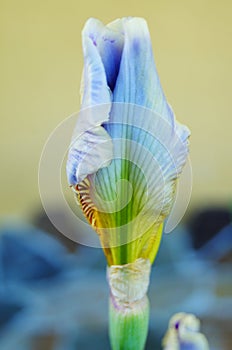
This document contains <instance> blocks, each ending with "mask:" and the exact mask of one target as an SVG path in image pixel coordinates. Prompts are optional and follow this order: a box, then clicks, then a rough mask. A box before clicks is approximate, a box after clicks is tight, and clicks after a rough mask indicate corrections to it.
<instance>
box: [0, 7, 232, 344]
mask: <svg viewBox="0 0 232 350" xmlns="http://www.w3.org/2000/svg"><path fill="white" fill-rule="evenodd" d="M123 16H139V17H144V18H146V20H147V22H148V25H149V28H150V33H151V38H152V44H153V49H154V53H155V59H156V64H157V68H158V72H159V75H160V79H161V82H162V85H163V88H164V91H165V93H166V96H167V97H168V100H169V102H170V104H171V105H172V107H173V109H174V111H175V114H176V116H177V118H178V120H179V121H181V122H183V123H185V124H186V125H188V126H189V128H190V129H191V132H192V136H191V161H192V167H193V189H192V198H191V202H190V205H189V210H188V212H187V214H186V217H185V218H184V220H183V223H182V225H181V226H179V227H178V228H177V230H176V232H175V233H173V234H172V235H170V236H166V237H165V238H164V239H163V242H162V246H161V250H160V253H159V256H158V259H157V263H156V264H155V268H154V272H153V276H152V284H151V291H150V298H151V303H152V305H153V306H152V310H153V311H152V316H151V329H150V333H149V338H148V345H147V349H153V348H154V344H156V342H157V344H158V343H160V339H161V338H162V335H163V333H164V331H165V327H167V320H168V318H169V317H170V316H171V314H172V313H173V312H176V311H190V312H195V313H196V314H197V315H198V316H199V317H200V318H201V319H202V321H203V329H204V331H205V333H207V335H208V337H209V338H210V340H211V339H212V340H211V343H210V345H211V349H218V350H219V349H220V350H221V349H231V344H232V340H231V339H230V337H229V333H230V332H229V324H230V322H231V318H232V316H231V313H230V312H229V310H230V308H229V305H230V304H229V303H230V302H231V294H232V291H231V287H232V285H231V276H230V273H229V271H231V270H230V268H231V249H230V248H231V232H232V231H231V224H230V222H231V213H232V164H231V162H232V159H231V151H232V138H231V130H232V118H231V100H232V92H231V91H232V86H231V85H232V68H231V62H232V45H231V37H232V2H231V1H229V0H221V1H212V0H211V1H209V0H195V1H192V0H189V1H183V0H176V1H167V0H162V1H159V0H158V1H151V0H150V1H146V0H144V1H141V2H135V1H129V0H118V1H117V2H115V1H112V0H108V1H103V0H98V1H89V2H81V1H72V0H67V1H64V0H57V1H53V0H48V1H35V0H34V1H28V0H22V1H16V0H14V1H13V0H7V1H6V0H1V1H0V28H1V29H0V33H1V56H0V62H1V64H0V76H1V84H0V89H1V91H0V95H1V105H0V109H1V112H0V113H1V114H0V115H1V129H0V144H1V147H0V154H1V182H0V186H1V200H0V220H1V235H0V240H1V241H0V256H1V259H0V261H1V263H0V283H1V285H0V331H1V335H2V337H1V339H3V340H2V343H1V341H0V349H4V350H7V349H9V350H11V349H12V350H14V349H16V344H17V349H18V350H20V349H23V350H26V349H56V350H57V349H61V350H69V349H90V348H92V347H91V346H92V345H91V342H90V340H89V339H92V340H94V339H98V340H99V344H102V345H101V347H99V349H108V348H109V344H108V340H107V301H106V300H107V287H106V283H105V281H104V278H105V277H104V268H105V263H104V257H103V255H102V253H101V251H100V250H98V249H91V248H84V247H81V246H78V245H76V244H74V243H72V242H71V241H68V240H66V239H65V238H64V237H63V236H62V235H61V234H59V233H58V232H57V231H56V230H55V229H54V228H53V227H52V225H50V224H49V221H48V220H47V219H46V216H45V215H44V213H43V211H42V206H41V202H40V197H39V190H38V180H37V178H38V163H39V159H40V155H41V151H42V148H43V145H44V143H45V142H46V140H47V138H48V136H49V134H50V133H51V132H52V131H53V129H54V128H55V127H56V126H57V125H58V123H60V122H62V121H63V120H64V118H66V117H67V116H69V115H70V114H72V113H74V112H76V111H78V108H79V86H80V78H81V71H82V66H83V58H82V48H81V30H82V27H83V25H84V23H85V21H86V20H87V18H89V17H96V18H99V19H101V20H102V21H103V22H105V23H107V22H110V21H112V20H113V19H115V18H118V17H123ZM48 190H49V189H48ZM55 210H56V204H55V200H54V211H55ZM57 210H58V209H57ZM57 215H62V213H59V212H58V213H57ZM29 225H30V226H29ZM38 230H40V231H38ZM41 230H42V231H45V232H47V233H46V234H45V233H43V232H41ZM29 267H30V268H29ZM170 271H171V272H172V274H171V275H172V276H173V277H172V278H170ZM153 279H154V281H153ZM104 288H105V289H104ZM15 291H17V292H15ZM165 291H166V292H165ZM168 291H169V293H168ZM67 300H68V302H69V303H68V302H67ZM209 301H210V302H209ZM93 302H94V306H93ZM54 304H55V305H56V306H57V305H60V307H59V308H58V307H57V308H56V307H55V306H54ZM83 304H84V305H86V307H83ZM73 305H76V306H75V307H73ZM81 305H82V308H81ZM104 309H105V310H106V312H105V314H104V313H103V311H102V310H104ZM83 330H85V331H83ZM89 334H91V335H92V337H90V338H89ZM88 341H89V343H88ZM94 344H95V343H94ZM20 346H21V347H20ZM155 346H156V347H155V348H157V349H159V346H158V345H155ZM95 348H96V347H95Z"/></svg>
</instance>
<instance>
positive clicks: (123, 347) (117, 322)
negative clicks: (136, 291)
mask: <svg viewBox="0 0 232 350" xmlns="http://www.w3.org/2000/svg"><path fill="white" fill-rule="evenodd" d="M148 323H149V301H148V298H147V296H144V297H143V299H142V300H139V301H138V302H136V303H133V304H129V305H119V304H117V302H116V301H115V299H113V297H112V296H111V297H110V302H109V335H110V342H111V347H112V350H143V349H144V347H145V343H146V339H147V333H148Z"/></svg>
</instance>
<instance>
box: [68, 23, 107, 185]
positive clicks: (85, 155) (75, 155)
mask: <svg viewBox="0 0 232 350" xmlns="http://www.w3.org/2000/svg"><path fill="white" fill-rule="evenodd" d="M101 30H102V24H101V22H100V21H97V20H94V19H90V20H88V21H87V23H86V25H85V27H84V29H83V32H82V41H83V53H84V72H83V83H82V84H83V85H82V105H81V113H80V114H79V117H78V120H77V124H76V129H75V132H74V135H73V138H72V143H71V145H70V149H69V154H68V160H67V167H66V169H67V177H68V182H69V184H70V185H74V186H75V185H76V184H77V183H79V182H81V181H82V180H83V179H84V178H85V177H86V176H87V175H89V174H92V173H95V172H97V170H98V169H99V168H101V167H104V166H107V165H109V163H110V159H111V158H112V156H113V146H112V141H111V138H110V137H109V135H108V134H107V132H106V131H105V129H104V128H103V127H102V126H101V125H102V123H103V122H106V121H108V120H109V113H110V109H111V91H110V89H109V87H108V85H107V79H106V74H105V69H104V66H103V63H102V60H101V57H100V54H99V52H98V49H97V46H96V36H97V34H98V33H100V32H101ZM98 106H99V107H98Z"/></svg>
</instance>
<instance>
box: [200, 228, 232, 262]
mask: <svg viewBox="0 0 232 350" xmlns="http://www.w3.org/2000/svg"><path fill="white" fill-rule="evenodd" d="M231 251H232V224H230V225H227V226H225V227H224V228H223V229H222V230H220V231H219V232H218V233H217V234H216V235H215V236H214V237H213V238H212V239H211V240H210V241H209V242H207V243H206V244H205V245H204V246H203V247H202V248H201V249H199V253H198V254H199V257H202V258H207V259H213V260H220V259H223V258H224V257H226V256H227V255H228V254H229V253H230V252H231Z"/></svg>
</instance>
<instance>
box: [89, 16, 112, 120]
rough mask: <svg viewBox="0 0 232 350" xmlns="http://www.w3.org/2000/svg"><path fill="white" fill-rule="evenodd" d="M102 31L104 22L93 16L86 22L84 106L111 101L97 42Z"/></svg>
mask: <svg viewBox="0 0 232 350" xmlns="http://www.w3.org/2000/svg"><path fill="white" fill-rule="evenodd" d="M101 31H102V23H101V22H100V21H98V20H96V19H93V18H90V19H89V20H88V21H87V22H86V24H85V27H84V29H83V31H82V46H83V54H84V72H83V82H82V90H83V91H82V108H85V107H89V106H94V105H96V104H102V103H110V102H111V92H110V89H109V87H108V85H107V79H106V73H105V69H104V65H103V63H102V59H101V56H100V54H99V51H98V48H97V43H96V40H97V36H98V35H99V33H101ZM106 119H107V118H106Z"/></svg>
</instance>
